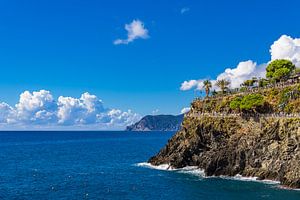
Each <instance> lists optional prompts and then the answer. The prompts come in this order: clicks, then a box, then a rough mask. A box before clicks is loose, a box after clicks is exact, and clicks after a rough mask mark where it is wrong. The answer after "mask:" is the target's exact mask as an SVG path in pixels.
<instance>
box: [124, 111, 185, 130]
mask: <svg viewBox="0 0 300 200" xmlns="http://www.w3.org/2000/svg"><path fill="white" fill-rule="evenodd" d="M182 121H183V115H178V116H174V115H155V116H153V115H148V116H145V117H143V118H142V119H141V120H140V121H139V122H137V123H135V124H133V125H131V126H128V127H127V128H126V130H127V131H178V130H179V128H180V125H181V123H182Z"/></svg>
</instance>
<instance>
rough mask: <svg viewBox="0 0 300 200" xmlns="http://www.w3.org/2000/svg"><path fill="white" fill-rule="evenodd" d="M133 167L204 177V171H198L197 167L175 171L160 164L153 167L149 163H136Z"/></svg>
mask: <svg viewBox="0 0 300 200" xmlns="http://www.w3.org/2000/svg"><path fill="white" fill-rule="evenodd" d="M135 165H136V166H138V167H146V168H150V169H156V170H161V171H176V172H179V173H184V174H193V175H196V176H200V177H205V173H204V170H202V169H200V168H199V167H197V166H187V167H184V168H180V169H177V168H174V167H172V166H171V165H170V164H162V165H157V166H155V165H152V164H151V163H147V162H142V163H137V164H135Z"/></svg>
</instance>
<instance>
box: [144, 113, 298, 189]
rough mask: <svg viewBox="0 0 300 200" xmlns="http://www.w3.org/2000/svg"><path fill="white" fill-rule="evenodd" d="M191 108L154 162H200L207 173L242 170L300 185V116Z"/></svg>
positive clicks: (175, 164)
mask: <svg viewBox="0 0 300 200" xmlns="http://www.w3.org/2000/svg"><path fill="white" fill-rule="evenodd" d="M192 112H193V110H191V112H190V113H189V114H187V115H186V116H185V118H184V121H183V123H182V127H181V129H180V131H178V132H177V133H176V134H175V135H174V136H173V138H171V139H170V140H169V142H168V144H167V145H166V146H165V147H164V148H163V149H162V150H161V151H160V152H159V153H158V154H157V155H156V156H154V157H152V158H151V159H150V160H149V162H150V163H151V164H153V165H160V164H170V165H171V166H172V167H175V168H182V167H185V166H199V167H200V168H202V169H204V170H205V173H206V175H207V176H213V175H215V176H219V175H227V176H235V175H237V174H240V175H242V176H248V177H250V176H251V177H258V178H259V179H270V180H275V181H280V182H281V184H282V185H285V186H287V187H291V188H300V118H275V117H274V118H273V117H264V118H262V117H261V118H251V117H250V118H243V117H241V116H231V117H216V116H197V117H196V116H195V115H192Z"/></svg>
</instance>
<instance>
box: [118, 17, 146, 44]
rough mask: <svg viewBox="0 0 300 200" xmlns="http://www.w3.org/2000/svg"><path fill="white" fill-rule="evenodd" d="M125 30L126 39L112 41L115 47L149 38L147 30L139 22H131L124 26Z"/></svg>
mask: <svg viewBox="0 0 300 200" xmlns="http://www.w3.org/2000/svg"><path fill="white" fill-rule="evenodd" d="M125 30H126V31H127V39H117V40H115V41H114V44H115V45H119V44H129V43H130V42H133V41H134V40H136V39H139V38H141V39H147V38H148V37H149V35H148V30H147V29H146V28H145V26H144V23H143V22H142V21H140V20H133V21H132V22H131V23H130V24H125Z"/></svg>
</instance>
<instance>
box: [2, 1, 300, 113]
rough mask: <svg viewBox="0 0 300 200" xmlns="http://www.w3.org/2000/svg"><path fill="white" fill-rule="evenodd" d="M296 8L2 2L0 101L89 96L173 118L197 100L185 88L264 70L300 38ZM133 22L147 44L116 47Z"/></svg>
mask: <svg viewBox="0 0 300 200" xmlns="http://www.w3.org/2000/svg"><path fill="white" fill-rule="evenodd" d="M299 7H300V2H299V1H296V0H294V1H293V0H285V1H279V0H273V1H261V0H251V1H246V0H245V1H240V0H231V1H230V0H226V1H225V0H224V1H220V0H219V1H216V0H210V1H196V0H195V1H185V0H175V1H174V0H173V1H158V0H157V1H153V0H152V1H150V0H144V1H137V0H136V1H121V0H106V1H104V0H103V1H99V0H94V1H92V0H43V1H39V0H36V1H34V0H28V1H21V0H18V1H16V0H9V1H6V0H5V1H1V2H0V18H1V20H0V66H1V73H0V94H1V95H0V101H3V102H6V103H8V104H10V105H14V104H16V103H17V102H18V100H19V95H20V94H21V93H22V92H23V91H25V90H29V91H39V90H41V89H45V90H49V91H51V93H52V94H53V96H54V97H55V98H57V97H59V96H61V95H63V96H72V97H80V95H81V94H82V93H84V92H89V93H91V94H95V95H97V97H98V98H100V99H102V100H103V101H104V103H105V105H106V106H107V107H111V108H115V107H116V108H119V109H122V110H127V109H132V110H134V111H135V112H137V113H139V114H141V115H145V114H151V112H152V111H153V110H156V109H159V113H172V114H178V113H179V112H180V110H181V109H182V108H183V107H186V106H188V105H189V103H190V102H191V100H192V99H193V97H194V92H193V91H180V89H179V88H180V85H181V83H182V82H183V81H185V80H191V79H199V78H202V77H208V78H215V77H216V76H217V75H219V74H220V73H222V72H223V71H224V69H225V68H228V67H232V68H234V67H236V66H237V65H238V63H239V62H240V61H246V60H249V59H251V60H253V61H255V62H257V63H266V62H268V61H269V60H270V53H269V49H270V46H271V45H272V44H273V42H274V41H276V40H277V39H278V38H279V37H280V36H281V35H283V34H287V35H289V36H291V37H293V38H296V37H299V36H300V29H299V27H300V20H298V19H299ZM182 9H184V10H185V12H182V11H183V10H182ZM135 19H136V20H137V19H138V20H140V21H141V22H143V24H144V27H145V29H147V30H148V35H149V37H148V38H147V39H136V40H134V41H133V42H131V43H129V44H123V45H122V44H121V45H114V44H113V42H114V41H115V40H116V39H118V38H126V36H127V32H126V30H125V29H124V26H125V24H130V23H131V22H132V21H133V20H135Z"/></svg>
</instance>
